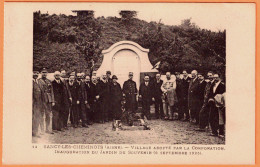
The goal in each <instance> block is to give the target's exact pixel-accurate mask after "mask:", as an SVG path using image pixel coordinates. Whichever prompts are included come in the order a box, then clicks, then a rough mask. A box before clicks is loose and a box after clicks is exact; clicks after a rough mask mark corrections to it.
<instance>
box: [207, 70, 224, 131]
mask: <svg viewBox="0 0 260 167" xmlns="http://www.w3.org/2000/svg"><path fill="white" fill-rule="evenodd" d="M213 77H214V83H213V87H212V89H211V93H210V95H209V103H210V106H211V109H210V113H209V124H210V127H211V131H212V133H211V135H212V136H218V130H219V114H218V109H217V107H216V105H215V100H214V97H215V96H216V95H217V94H223V93H224V92H225V91H226V87H225V85H224V84H223V83H222V82H221V79H220V77H219V74H214V76H213ZM221 128H222V127H221ZM220 131H222V129H220Z"/></svg>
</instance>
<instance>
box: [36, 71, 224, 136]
mask: <svg viewBox="0 0 260 167" xmlns="http://www.w3.org/2000/svg"><path fill="white" fill-rule="evenodd" d="M47 74H48V72H47V70H46V69H45V68H44V69H43V70H42V71H41V77H40V78H38V77H39V72H37V71H34V73H33V131H32V132H33V136H37V137H40V136H39V134H43V132H44V129H45V132H46V133H50V134H53V133H54V132H57V131H64V130H66V129H68V125H67V123H68V119H70V122H71V125H72V126H73V127H74V128H77V127H79V126H81V127H86V128H87V127H88V126H89V125H92V124H93V123H95V122H98V123H104V122H108V121H112V120H118V119H121V116H122V106H123V103H122V102H123V99H125V102H126V103H125V111H127V112H133V113H135V112H136V111H137V109H138V102H140V103H141V106H142V109H141V111H142V116H143V118H144V116H145V117H146V118H147V119H148V120H150V119H151V113H150V105H151V104H152V103H154V104H155V117H156V118H157V119H158V118H161V119H163V120H182V121H190V122H191V123H193V124H197V125H199V128H198V129H196V130H198V131H205V129H206V127H208V125H210V127H211V130H212V135H214V136H217V135H218V134H219V135H224V124H223V125H222V124H221V125H220V124H219V122H220V120H222V122H224V116H225V113H224V109H225V107H224V104H223V103H224V102H223V96H221V97H219V96H218V95H223V94H224V93H225V85H224V84H223V83H222V82H221V80H220V77H219V75H218V74H213V72H208V75H207V79H208V80H209V81H208V82H206V81H205V80H204V77H203V75H202V74H198V73H197V71H196V70H193V71H192V72H191V76H192V77H191V78H190V77H189V76H188V73H187V71H186V70H183V73H182V76H183V78H181V77H180V73H175V75H171V73H170V72H167V73H166V78H165V79H163V80H162V79H161V75H160V74H159V73H158V74H156V76H155V80H152V79H151V77H150V76H149V75H145V77H144V81H143V82H142V83H141V84H140V87H139V89H137V85H136V82H135V81H133V73H132V72H129V79H128V80H127V81H125V82H124V84H123V87H122V89H121V86H120V84H119V83H118V82H117V79H118V78H117V76H115V75H113V76H112V78H111V77H110V76H111V72H110V71H107V73H106V75H102V76H101V78H97V76H96V75H93V74H92V75H85V74H84V73H77V74H76V73H75V72H72V73H71V74H70V75H69V77H68V78H67V77H66V76H67V75H66V71H64V70H62V71H61V72H59V71H56V72H55V73H54V80H53V81H50V80H49V79H47ZM138 90H139V91H138ZM69 116H70V118H69ZM44 117H45V127H44ZM51 122H52V123H51ZM80 122H81V123H80ZM51 124H52V126H50V125H51ZM39 127H40V129H41V133H39V132H38V129H39Z"/></svg>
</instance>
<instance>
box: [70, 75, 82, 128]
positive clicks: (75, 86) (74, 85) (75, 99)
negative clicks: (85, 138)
mask: <svg viewBox="0 0 260 167" xmlns="http://www.w3.org/2000/svg"><path fill="white" fill-rule="evenodd" d="M69 91H70V93H71V97H72V104H71V108H70V121H71V124H72V126H73V127H74V128H77V127H78V124H79V108H80V106H79V105H80V93H81V92H80V85H79V83H78V82H77V81H75V75H70V77H69Z"/></svg>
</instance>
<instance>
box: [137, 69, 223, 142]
mask: <svg viewBox="0 0 260 167" xmlns="http://www.w3.org/2000/svg"><path fill="white" fill-rule="evenodd" d="M180 76H181V75H180V73H179V72H176V73H175V75H171V73H170V72H166V79H163V80H162V79H161V75H160V74H156V77H155V80H153V81H152V80H151V79H150V77H149V76H148V75H146V76H145V77H144V82H142V83H141V85H140V88H139V97H138V100H139V101H140V102H141V104H142V113H143V115H144V116H146V118H147V119H148V120H149V119H151V116H150V105H151V104H152V103H154V104H155V117H156V118H157V119H158V118H161V119H163V120H181V121H189V122H190V123H191V124H195V125H198V126H199V128H197V129H195V130H196V131H200V132H203V131H206V128H208V127H210V128H211V134H210V135H211V136H220V137H224V135H225V133H224V124H225V91H226V88H225V85H224V83H223V82H222V80H221V79H220V76H219V74H217V73H215V74H214V73H213V72H212V71H209V72H208V74H207V78H206V80H207V81H206V80H205V78H204V76H203V75H202V74H201V73H198V72H197V71H196V70H193V71H192V72H191V77H189V75H188V72H187V70H183V72H182V76H183V77H180ZM136 94H137V93H136Z"/></svg>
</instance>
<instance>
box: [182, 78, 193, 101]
mask: <svg viewBox="0 0 260 167" xmlns="http://www.w3.org/2000/svg"><path fill="white" fill-rule="evenodd" d="M190 81H191V78H190V77H187V78H186V79H184V78H182V82H181V84H182V86H181V89H182V91H181V97H182V100H184V101H188V92H189V86H190Z"/></svg>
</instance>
